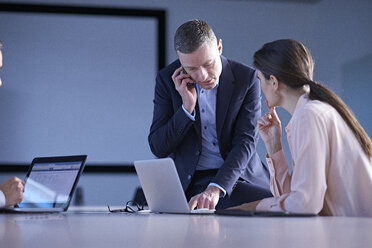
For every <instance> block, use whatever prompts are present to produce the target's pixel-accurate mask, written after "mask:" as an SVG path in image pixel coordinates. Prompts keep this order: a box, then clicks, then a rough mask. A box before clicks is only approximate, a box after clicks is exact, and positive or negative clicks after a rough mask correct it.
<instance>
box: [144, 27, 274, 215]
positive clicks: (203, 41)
mask: <svg viewBox="0 0 372 248" xmlns="http://www.w3.org/2000/svg"><path fill="white" fill-rule="evenodd" d="M174 48H175V51H176V53H177V56H178V60H176V61H174V62H173V63H171V64H170V65H168V66H167V67H166V68H164V69H162V70H161V71H160V72H159V73H158V75H157V77H156V86H155V98H154V112H153V113H154V114H153V121H152V125H151V128H150V134H149V137H148V139H149V144H150V148H151V150H152V152H153V153H154V155H155V156H157V157H168V156H169V157H172V158H173V159H174V161H175V165H176V167H177V171H178V175H179V177H180V179H181V183H182V186H183V188H184V190H185V193H186V197H187V199H188V200H189V207H190V209H194V208H198V209H200V208H208V209H214V208H216V209H221V208H226V207H230V206H236V205H240V204H242V203H244V202H250V201H255V200H258V199H262V198H264V197H268V196H271V193H270V190H269V173H268V170H267V168H266V167H265V166H264V165H263V164H262V163H261V160H260V158H259V157H258V154H257V152H256V145H257V141H258V131H257V120H258V118H259V117H260V116H261V92H260V86H259V80H258V79H257V73H256V71H255V70H254V69H252V68H250V67H248V66H246V65H243V64H241V63H238V62H235V61H232V60H229V59H227V58H225V57H224V56H222V40H221V39H219V40H217V38H216V36H215V34H214V32H213V30H212V29H211V27H210V26H209V25H208V24H207V23H206V22H205V21H202V20H191V21H188V22H186V23H184V24H182V25H181V26H180V27H179V28H178V29H177V31H176V33H175V36H174ZM165 180H166V179H165Z"/></svg>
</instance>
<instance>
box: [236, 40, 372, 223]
mask: <svg viewBox="0 0 372 248" xmlns="http://www.w3.org/2000/svg"><path fill="white" fill-rule="evenodd" d="M254 66H255V67H256V68H257V70H258V77H259V79H260V81H261V87H262V91H263V93H264V95H265V97H266V104H267V106H268V109H269V112H268V113H266V114H265V115H264V116H263V117H261V119H259V121H258V129H259V133H260V135H261V138H262V140H263V141H264V143H265V146H266V149H267V155H266V160H267V163H268V166H269V170H270V187H271V191H272V194H273V196H274V197H270V198H265V199H263V200H261V201H257V202H255V203H253V204H252V203H251V204H249V203H248V204H247V205H245V208H247V207H248V208H249V207H251V208H252V206H253V208H255V209H257V210H269V211H289V212H306V213H314V214H319V215H337V216H372V159H371V158H372V143H371V139H370V138H369V136H368V134H367V133H366V132H365V131H364V129H363V128H362V126H361V125H360V124H359V122H358V121H357V119H356V118H355V116H354V115H353V113H352V112H351V110H350V109H349V108H348V107H347V106H346V105H345V103H344V102H343V101H342V100H341V99H340V98H339V97H338V96H337V95H336V94H335V93H333V92H332V91H331V90H329V89H327V88H326V87H325V86H324V85H322V84H321V83H318V82H315V81H313V69H314V63H313V59H312V57H311V55H310V52H309V50H308V49H307V48H306V47H305V46H304V45H303V44H302V43H300V42H298V41H295V40H290V39H284V40H277V41H273V42H270V43H267V44H265V45H264V46H263V47H262V48H261V49H260V50H258V51H257V52H256V53H255V54H254ZM275 107H283V108H284V109H285V110H287V111H288V112H289V113H290V114H291V115H292V117H291V120H290V121H289V123H288V125H287V127H286V132H287V139H288V144H289V148H290V151H291V155H292V173H291V174H289V173H288V171H289V170H288V165H287V163H286V160H285V157H284V152H283V150H282V144H281V135H282V133H281V130H282V128H281V123H280V119H279V117H278V115H277V113H276V111H275ZM242 207H243V208H244V206H242Z"/></svg>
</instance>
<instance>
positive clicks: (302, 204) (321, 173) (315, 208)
mask: <svg viewBox="0 0 372 248" xmlns="http://www.w3.org/2000/svg"><path fill="white" fill-rule="evenodd" d="M289 139H290V142H291V152H292V160H293V161H292V162H293V169H292V176H291V178H290V182H287V181H286V180H289V177H279V176H277V175H276V174H275V177H276V178H275V179H276V182H275V183H274V182H273V185H277V186H276V187H277V192H275V194H274V197H271V198H266V199H263V200H262V201H261V202H260V203H259V204H258V205H257V210H271V211H288V212H294V213H295V212H302V213H315V214H318V213H319V212H320V211H321V210H322V208H323V202H324V195H325V192H326V189H327V184H326V164H327V161H328V160H329V159H328V155H327V154H329V145H328V134H327V126H326V124H325V121H324V119H323V118H322V116H321V113H316V112H314V111H311V110H308V111H302V112H301V113H299V114H298V115H297V116H296V119H295V120H293V122H292V126H291V137H289ZM283 178H284V181H283V182H282V183H281V181H280V180H283ZM287 187H289V189H290V190H288V189H287Z"/></svg>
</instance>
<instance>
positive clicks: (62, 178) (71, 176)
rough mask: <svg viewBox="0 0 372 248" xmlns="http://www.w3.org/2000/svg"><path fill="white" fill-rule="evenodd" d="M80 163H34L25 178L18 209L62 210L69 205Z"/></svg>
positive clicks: (79, 170)
mask: <svg viewBox="0 0 372 248" xmlns="http://www.w3.org/2000/svg"><path fill="white" fill-rule="evenodd" d="M82 166H83V163H82V162H81V161H71V162H53V163H35V164H34V165H33V167H32V170H31V171H30V173H29V174H28V177H27V178H26V186H25V192H24V194H23V200H22V202H21V203H20V204H18V206H19V207H20V208H63V207H66V204H68V203H69V200H70V199H69V198H70V197H71V194H72V190H73V188H74V186H75V183H76V179H77V178H78V176H79V173H80V172H81V167H82Z"/></svg>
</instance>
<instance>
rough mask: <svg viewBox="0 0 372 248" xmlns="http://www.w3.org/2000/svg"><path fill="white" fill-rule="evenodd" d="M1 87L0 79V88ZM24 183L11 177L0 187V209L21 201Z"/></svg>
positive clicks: (1, 60) (1, 46)
mask: <svg viewBox="0 0 372 248" xmlns="http://www.w3.org/2000/svg"><path fill="white" fill-rule="evenodd" d="M2 48H3V44H2V42H1V41H0V70H1V68H2V67H3V54H2V51H1V49H2ZM1 85H2V82H1V78H0V86H1ZM24 185H25V183H24V181H23V180H21V179H19V178H17V177H13V178H11V179H9V180H7V181H6V182H5V183H3V184H1V185H0V207H9V206H12V205H15V204H18V203H20V202H21V201H22V197H23V191H24Z"/></svg>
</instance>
